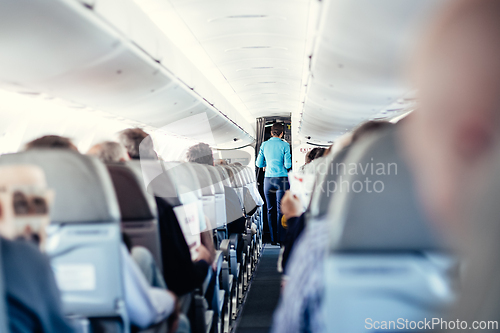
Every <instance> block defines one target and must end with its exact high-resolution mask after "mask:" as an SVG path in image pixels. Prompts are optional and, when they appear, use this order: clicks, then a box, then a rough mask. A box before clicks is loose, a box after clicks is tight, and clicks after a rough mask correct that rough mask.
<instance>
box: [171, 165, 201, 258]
mask: <svg viewBox="0 0 500 333" xmlns="http://www.w3.org/2000/svg"><path fill="white" fill-rule="evenodd" d="M162 165H163V168H164V172H165V174H166V175H167V176H168V178H169V179H170V180H171V181H172V182H173V184H174V186H175V190H176V193H177V198H178V200H179V202H180V205H177V206H174V208H173V209H174V212H175V215H176V217H177V220H178V221H179V225H180V227H181V229H182V232H183V234H184V238H185V239H186V242H187V244H188V246H189V249H190V250H191V255H192V257H193V259H196V256H197V251H196V248H197V247H198V246H199V245H200V244H201V238H200V232H201V231H203V230H205V229H206V222H205V215H204V212H203V201H202V191H201V185H200V182H199V181H198V177H197V175H196V172H195V171H194V169H193V168H192V166H191V164H190V163H181V162H163V163H162Z"/></svg>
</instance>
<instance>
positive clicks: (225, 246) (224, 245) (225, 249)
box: [220, 239, 231, 260]
mask: <svg viewBox="0 0 500 333" xmlns="http://www.w3.org/2000/svg"><path fill="white" fill-rule="evenodd" d="M230 249H231V244H229V239H224V240H223V241H222V242H221V243H220V251H221V252H222V254H223V255H224V258H225V259H226V260H229V250H230Z"/></svg>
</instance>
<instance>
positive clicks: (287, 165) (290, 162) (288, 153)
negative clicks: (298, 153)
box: [284, 143, 292, 169]
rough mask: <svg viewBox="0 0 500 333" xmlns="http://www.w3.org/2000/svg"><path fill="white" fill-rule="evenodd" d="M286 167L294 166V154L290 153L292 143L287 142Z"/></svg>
mask: <svg viewBox="0 0 500 333" xmlns="http://www.w3.org/2000/svg"><path fill="white" fill-rule="evenodd" d="M284 162H285V169H291V168H292V155H291V154H290V145H289V144H288V143H287V144H286V145H285V161H284Z"/></svg>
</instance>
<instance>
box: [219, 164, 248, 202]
mask: <svg viewBox="0 0 500 333" xmlns="http://www.w3.org/2000/svg"><path fill="white" fill-rule="evenodd" d="M222 168H224V170H226V171H227V174H228V175H229V181H230V183H231V187H232V188H233V189H234V191H235V192H236V194H237V195H238V198H239V199H240V203H241V208H242V209H244V208H245V206H244V194H243V184H242V181H241V177H240V175H239V174H238V172H237V170H236V169H235V168H234V167H232V166H230V165H223V166H222Z"/></svg>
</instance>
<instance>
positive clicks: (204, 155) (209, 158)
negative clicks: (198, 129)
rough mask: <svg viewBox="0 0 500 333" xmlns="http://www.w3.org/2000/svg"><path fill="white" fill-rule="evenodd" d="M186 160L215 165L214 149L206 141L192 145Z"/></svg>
mask: <svg viewBox="0 0 500 333" xmlns="http://www.w3.org/2000/svg"><path fill="white" fill-rule="evenodd" d="M186 160H187V161H188V162H193V163H199V164H208V165H214V156H213V154H212V149H211V148H210V146H209V145H207V144H206V143H198V144H197V145H194V146H191V147H190V148H189V149H188V151H187V153H186Z"/></svg>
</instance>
